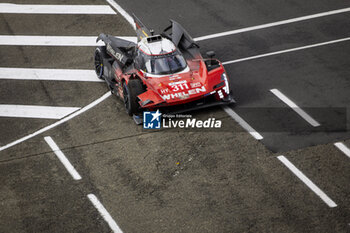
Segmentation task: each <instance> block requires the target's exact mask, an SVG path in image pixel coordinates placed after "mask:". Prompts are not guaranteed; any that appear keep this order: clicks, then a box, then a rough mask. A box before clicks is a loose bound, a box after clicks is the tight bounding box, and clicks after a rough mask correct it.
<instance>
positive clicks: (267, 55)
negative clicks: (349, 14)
mask: <svg viewBox="0 0 350 233" xmlns="http://www.w3.org/2000/svg"><path fill="white" fill-rule="evenodd" d="M348 40H350V37H346V38H342V39H338V40H331V41H327V42H323V43H318V44H312V45H307V46H302V47H297V48H292V49H286V50H281V51H277V52H272V53H265V54H261V55H256V56H252V57H246V58H240V59H236V60H232V61H226V62H223V63H222V64H223V65H228V64H233V63H238V62H243V61H249V60H254V59H258V58H262V57H269V56H273V55H278V54H282V53H290V52H295V51H298V50H304V49H310V48H315V47H320V46H325V45H330V44H335V43H340V42H344V41H348Z"/></svg>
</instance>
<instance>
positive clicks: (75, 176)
mask: <svg viewBox="0 0 350 233" xmlns="http://www.w3.org/2000/svg"><path fill="white" fill-rule="evenodd" d="M44 139H45V141H46V143H47V144H48V145H49V146H50V147H51V149H52V151H53V152H54V153H55V154H56V156H57V158H58V159H59V160H60V161H61V163H62V164H63V166H64V167H65V168H66V169H67V171H68V172H69V174H71V176H72V177H73V179H74V180H81V176H80V175H79V173H78V172H77V170H75V168H74V167H73V165H72V164H71V163H70V162H69V160H68V159H67V157H66V156H65V155H64V154H63V152H62V151H61V150H60V148H59V147H58V146H57V144H56V143H55V142H54V140H52V138H51V137H44Z"/></svg>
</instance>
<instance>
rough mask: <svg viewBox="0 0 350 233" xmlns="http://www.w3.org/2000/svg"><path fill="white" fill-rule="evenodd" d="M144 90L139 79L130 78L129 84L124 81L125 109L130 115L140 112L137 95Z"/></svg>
mask: <svg viewBox="0 0 350 233" xmlns="http://www.w3.org/2000/svg"><path fill="white" fill-rule="evenodd" d="M143 92H144V88H143V86H142V83H141V81H140V80H139V79H130V80H129V82H128V84H127V85H126V83H125V82H124V83H123V95H124V105H125V110H126V112H127V113H128V114H129V115H130V116H132V115H133V114H137V113H139V112H140V105H139V103H138V99H137V96H138V95H140V94H141V93H143Z"/></svg>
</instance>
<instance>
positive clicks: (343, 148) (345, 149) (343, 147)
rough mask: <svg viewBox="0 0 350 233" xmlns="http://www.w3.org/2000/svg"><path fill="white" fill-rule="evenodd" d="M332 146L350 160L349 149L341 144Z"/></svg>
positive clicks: (337, 143)
mask: <svg viewBox="0 0 350 233" xmlns="http://www.w3.org/2000/svg"><path fill="white" fill-rule="evenodd" d="M334 146H336V147H337V148H338V149H339V150H340V151H342V152H343V153H344V154H345V155H346V156H348V157H349V158H350V149H349V148H348V147H347V146H346V145H345V144H344V143H342V142H336V143H334Z"/></svg>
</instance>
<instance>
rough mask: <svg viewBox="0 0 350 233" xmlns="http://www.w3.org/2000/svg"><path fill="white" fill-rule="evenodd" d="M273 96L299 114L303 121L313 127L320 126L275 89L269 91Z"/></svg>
mask: <svg viewBox="0 0 350 233" xmlns="http://www.w3.org/2000/svg"><path fill="white" fill-rule="evenodd" d="M270 91H271V92H272V93H273V94H274V95H275V96H277V97H278V98H279V99H280V100H282V101H283V102H284V103H285V104H287V105H288V106H289V107H291V108H292V109H293V110H294V111H295V112H296V113H298V114H299V116H301V117H302V118H304V120H306V121H307V122H308V123H309V124H310V125H312V126H313V127H318V126H320V123H318V122H317V121H316V120H315V119H313V118H312V117H311V116H310V115H309V114H307V113H306V112H305V111H304V110H302V109H301V108H300V107H298V105H296V104H295V103H294V102H293V101H292V100H290V99H289V98H288V97H287V96H285V95H284V94H283V93H282V92H280V91H279V90H277V89H271V90H270Z"/></svg>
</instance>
